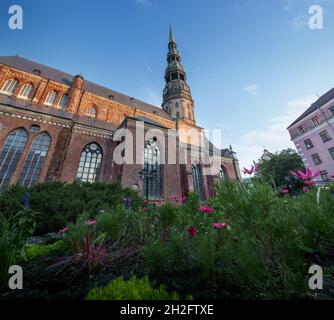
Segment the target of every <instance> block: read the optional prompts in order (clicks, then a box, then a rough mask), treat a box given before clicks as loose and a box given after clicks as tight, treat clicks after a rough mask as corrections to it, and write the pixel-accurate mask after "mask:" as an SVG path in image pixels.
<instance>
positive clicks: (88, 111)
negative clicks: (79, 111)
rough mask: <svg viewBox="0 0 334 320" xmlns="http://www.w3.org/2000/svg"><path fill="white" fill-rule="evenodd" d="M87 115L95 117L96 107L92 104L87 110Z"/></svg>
mask: <svg viewBox="0 0 334 320" xmlns="http://www.w3.org/2000/svg"><path fill="white" fill-rule="evenodd" d="M87 115H88V116H90V117H93V118H96V116H97V111H96V108H95V107H93V106H91V107H89V108H88V110H87Z"/></svg>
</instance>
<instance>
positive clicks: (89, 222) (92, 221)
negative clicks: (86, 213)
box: [86, 220, 96, 226]
mask: <svg viewBox="0 0 334 320" xmlns="http://www.w3.org/2000/svg"><path fill="white" fill-rule="evenodd" d="M86 223H87V224H88V225H89V226H94V225H96V221H95V220H88V221H86Z"/></svg>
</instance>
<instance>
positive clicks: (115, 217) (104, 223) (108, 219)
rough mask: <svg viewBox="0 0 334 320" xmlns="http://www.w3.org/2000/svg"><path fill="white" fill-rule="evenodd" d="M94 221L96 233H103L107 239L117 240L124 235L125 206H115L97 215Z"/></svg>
mask: <svg viewBox="0 0 334 320" xmlns="http://www.w3.org/2000/svg"><path fill="white" fill-rule="evenodd" d="M96 221H97V224H96V231H97V232H98V233H104V234H105V236H106V239H107V240H109V241H112V242H115V241H118V240H120V239H121V238H122V237H123V236H124V234H125V231H126V227H127V215H126V208H125V207H124V206H117V207H116V208H114V209H109V210H107V211H105V212H103V213H100V214H99V215H97V217H96Z"/></svg>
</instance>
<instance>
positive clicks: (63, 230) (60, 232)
mask: <svg viewBox="0 0 334 320" xmlns="http://www.w3.org/2000/svg"><path fill="white" fill-rule="evenodd" d="M68 230H69V229H68V227H65V228H64V229H61V230H60V231H58V234H64V233H66V232H68Z"/></svg>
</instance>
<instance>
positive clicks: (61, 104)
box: [58, 94, 68, 109]
mask: <svg viewBox="0 0 334 320" xmlns="http://www.w3.org/2000/svg"><path fill="white" fill-rule="evenodd" d="M67 100H68V95H67V94H64V95H63V96H62V97H61V99H60V101H59V104H58V106H59V108H61V109H65V108H66V105H67Z"/></svg>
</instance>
